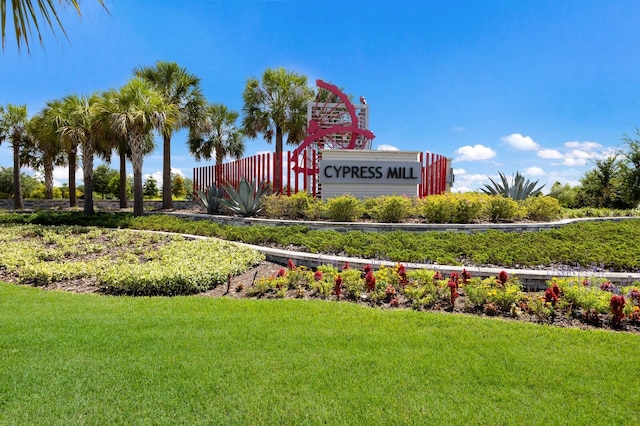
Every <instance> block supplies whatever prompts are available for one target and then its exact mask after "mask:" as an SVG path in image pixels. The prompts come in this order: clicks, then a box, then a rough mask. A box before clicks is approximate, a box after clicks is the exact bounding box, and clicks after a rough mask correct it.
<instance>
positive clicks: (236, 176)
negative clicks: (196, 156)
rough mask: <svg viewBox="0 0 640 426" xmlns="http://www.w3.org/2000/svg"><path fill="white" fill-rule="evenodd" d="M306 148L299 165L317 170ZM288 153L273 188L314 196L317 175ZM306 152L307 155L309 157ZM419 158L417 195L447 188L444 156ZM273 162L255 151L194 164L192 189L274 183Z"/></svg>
mask: <svg viewBox="0 0 640 426" xmlns="http://www.w3.org/2000/svg"><path fill="white" fill-rule="evenodd" d="M307 152H308V151H305V152H304V153H303V154H302V155H301V157H302V158H301V160H302V161H303V163H302V164H306V165H309V167H308V168H310V169H317V166H318V159H317V155H316V153H315V151H311V154H310V155H309V154H307ZM291 154H292V153H291V152H289V151H287V152H283V153H281V155H282V157H281V158H282V161H281V164H282V175H283V176H282V181H281V185H282V186H281V187H279V188H275V187H274V191H276V192H279V193H282V194H287V195H291V194H295V193H297V192H300V191H305V192H309V193H311V194H312V195H313V196H314V197H315V196H317V195H318V194H317V188H318V180H317V179H318V175H317V173H315V174H311V175H309V176H307V175H305V174H304V173H303V172H296V171H295V170H294V168H293V164H294V163H292V161H291ZM308 155H309V156H308ZM419 161H420V163H421V164H422V176H421V180H420V184H419V185H418V196H419V197H421V198H422V197H426V196H428V195H434V194H442V193H444V192H445V191H446V189H447V158H446V157H445V156H443V155H439V154H433V153H429V152H426V153H422V152H421V153H420V156H419ZM275 164H276V153H275V152H271V153H264V154H257V155H254V156H252V157H246V158H242V159H240V160H235V161H231V162H229V163H224V164H221V165H218V166H205V167H196V168H194V169H193V189H194V191H198V190H200V191H204V190H206V189H208V188H209V187H211V186H212V185H216V186H220V185H221V184H223V183H230V184H232V185H234V186H237V185H238V184H239V183H240V181H241V180H242V179H243V178H245V179H247V180H248V181H250V182H253V181H258V182H262V181H266V182H267V183H269V184H271V185H274V183H276V182H274V179H273V176H274V172H273V170H274V165H275Z"/></svg>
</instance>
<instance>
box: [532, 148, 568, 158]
mask: <svg viewBox="0 0 640 426" xmlns="http://www.w3.org/2000/svg"><path fill="white" fill-rule="evenodd" d="M538 157H540V158H546V159H549V160H560V159H562V158H564V155H562V153H561V152H560V151H558V150H556V149H541V150H540V151H538Z"/></svg>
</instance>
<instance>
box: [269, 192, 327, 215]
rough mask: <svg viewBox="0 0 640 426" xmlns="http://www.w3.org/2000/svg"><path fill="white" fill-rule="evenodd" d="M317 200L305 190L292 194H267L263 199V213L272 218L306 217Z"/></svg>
mask: <svg viewBox="0 0 640 426" xmlns="http://www.w3.org/2000/svg"><path fill="white" fill-rule="evenodd" d="M316 202H317V201H316V200H314V198H313V197H312V196H311V195H310V194H309V193H307V192H304V191H303V192H298V193H296V194H292V195H290V196H287V195H281V194H273V195H266V196H264V197H263V200H262V206H263V209H262V212H261V213H262V215H264V216H266V217H268V218H271V219H305V218H307V217H308V216H309V210H310V208H311V206H312V205H313V204H314V203H316ZM312 215H313V214H312Z"/></svg>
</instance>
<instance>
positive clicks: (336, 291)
mask: <svg viewBox="0 0 640 426" xmlns="http://www.w3.org/2000/svg"><path fill="white" fill-rule="evenodd" d="M333 294H335V295H336V296H337V297H338V299H340V295H341V294H342V277H341V276H340V275H338V276H337V277H336V285H335V286H334V287H333Z"/></svg>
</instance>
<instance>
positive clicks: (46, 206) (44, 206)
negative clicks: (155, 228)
mask: <svg viewBox="0 0 640 426" xmlns="http://www.w3.org/2000/svg"><path fill="white" fill-rule="evenodd" d="M93 205H94V206H95V208H96V210H98V211H114V210H120V201H119V200H93ZM78 207H79V208H82V207H84V200H80V199H78ZM161 207H162V201H145V202H144V208H145V210H159V209H160V208H161ZM68 208H69V200H65V199H60V200H24V209H25V210H64V209H68ZM129 208H130V209H133V201H129ZM173 209H174V210H190V209H193V201H174V202H173ZM0 210H13V200H12V199H9V200H7V199H2V200H0Z"/></svg>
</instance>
